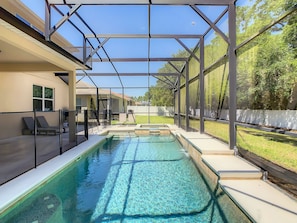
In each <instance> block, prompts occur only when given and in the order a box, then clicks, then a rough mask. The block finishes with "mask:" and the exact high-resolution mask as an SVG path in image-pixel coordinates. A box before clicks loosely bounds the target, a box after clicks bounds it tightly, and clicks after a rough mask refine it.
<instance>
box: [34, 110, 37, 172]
mask: <svg viewBox="0 0 297 223" xmlns="http://www.w3.org/2000/svg"><path fill="white" fill-rule="evenodd" d="M33 116H34V167H35V168H36V167H37V139H36V137H37V119H36V110H35V109H34V111H33Z"/></svg>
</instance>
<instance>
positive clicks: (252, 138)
mask: <svg viewBox="0 0 297 223" xmlns="http://www.w3.org/2000/svg"><path fill="white" fill-rule="evenodd" d="M205 131H206V132H207V133H209V134H211V135H213V136H216V137H218V138H220V139H222V140H223V141H226V142H227V141H228V137H229V135H228V134H229V129H228V125H227V124H224V123H218V122H210V121H207V122H205ZM237 147H239V148H243V149H246V150H248V151H250V152H252V153H254V154H256V155H258V156H260V157H263V158H265V159H267V160H269V161H271V162H273V163H276V164H278V165H280V166H282V167H284V168H287V169H289V170H292V171H294V172H297V138H296V137H292V136H288V135H284V134H279V133H273V132H266V131H261V130H257V129H253V128H246V127H241V126H238V127H237Z"/></svg>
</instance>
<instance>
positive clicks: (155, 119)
mask: <svg viewBox="0 0 297 223" xmlns="http://www.w3.org/2000/svg"><path fill="white" fill-rule="evenodd" d="M135 121H136V123H134V122H132V123H130V122H125V123H124V124H147V123H148V116H146V115H136V116H135ZM117 123H118V121H115V120H113V121H112V123H111V124H112V125H114V124H117ZM173 123H174V120H173V117H165V116H150V124H173Z"/></svg>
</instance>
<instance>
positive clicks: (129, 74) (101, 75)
mask: <svg viewBox="0 0 297 223" xmlns="http://www.w3.org/2000/svg"><path fill="white" fill-rule="evenodd" d="M118 75H120V76H122V77H123V76H126V77H131V76H142V77H143V76H165V77H167V76H179V75H180V74H178V73H88V76H96V77H113V76H118ZM76 76H78V77H79V76H85V73H76Z"/></svg>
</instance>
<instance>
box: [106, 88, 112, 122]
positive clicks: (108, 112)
mask: <svg viewBox="0 0 297 223" xmlns="http://www.w3.org/2000/svg"><path fill="white" fill-rule="evenodd" d="M107 122H108V124H109V125H111V88H109V100H108V101H107Z"/></svg>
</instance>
